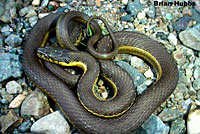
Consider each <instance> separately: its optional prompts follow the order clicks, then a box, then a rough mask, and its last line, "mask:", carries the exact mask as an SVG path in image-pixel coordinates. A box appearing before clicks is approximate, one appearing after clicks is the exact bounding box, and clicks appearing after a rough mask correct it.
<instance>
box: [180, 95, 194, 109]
mask: <svg viewBox="0 0 200 134" xmlns="http://www.w3.org/2000/svg"><path fill="white" fill-rule="evenodd" d="M193 102H194V101H193V100H192V99H191V98H189V99H187V100H185V101H183V103H180V105H181V107H182V109H183V111H185V112H187V111H188V110H189V109H190V106H191V104H192V103H193Z"/></svg>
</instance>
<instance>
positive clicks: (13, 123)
mask: <svg viewBox="0 0 200 134" xmlns="http://www.w3.org/2000/svg"><path fill="white" fill-rule="evenodd" d="M22 121H23V119H22V118H21V117H19V116H17V114H16V113H15V111H14V110H13V109H11V110H10V111H9V112H8V114H7V115H3V116H1V118H0V126H1V131H2V132H3V133H4V132H5V131H7V130H12V129H13V128H14V127H17V126H19V125H20V124H21V123H22Z"/></svg>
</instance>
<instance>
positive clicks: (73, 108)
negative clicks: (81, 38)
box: [22, 13, 178, 134]
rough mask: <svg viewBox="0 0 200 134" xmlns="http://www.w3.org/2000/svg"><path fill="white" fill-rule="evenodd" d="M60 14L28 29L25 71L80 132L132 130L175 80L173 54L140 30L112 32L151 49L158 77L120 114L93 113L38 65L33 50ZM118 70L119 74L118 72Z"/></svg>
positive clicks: (121, 40) (123, 42) (119, 133)
mask: <svg viewBox="0 0 200 134" xmlns="http://www.w3.org/2000/svg"><path fill="white" fill-rule="evenodd" d="M61 14H62V13H56V14H51V15H48V16H46V17H44V18H43V19H41V20H39V21H38V23H37V24H36V25H35V26H34V28H33V29H32V31H31V32H30V34H29V36H28V38H27V40H26V42H25V44H24V52H23V55H22V64H23V68H24V72H25V74H26V75H27V76H28V77H29V78H30V79H31V80H32V81H33V82H34V83H36V85H37V86H39V87H40V88H41V89H44V91H45V92H47V93H48V94H49V95H50V97H52V98H53V100H55V102H56V103H57V104H59V106H60V108H61V110H62V111H63V112H64V115H65V116H66V117H67V118H68V119H69V121H70V122H71V123H72V124H73V125H75V126H76V127H77V128H78V129H79V130H81V131H82V132H84V133H88V134H125V133H132V132H133V131H134V130H135V129H136V128H138V127H139V126H140V125H141V124H142V123H144V121H145V120H146V119H148V117H149V116H150V115H151V114H152V113H153V112H154V111H155V110H156V108H157V107H158V106H159V105H161V103H162V102H163V101H165V100H166V99H167V98H168V97H169V96H170V95H171V93H172V92H173V90H174V89H175V87H176V84H177V81H178V70H177V67H176V64H175V62H174V60H173V58H172V57H171V56H170V55H169V54H168V53H167V51H166V50H165V48H164V47H163V46H162V45H160V44H159V43H158V42H156V41H154V40H152V39H151V38H149V37H147V36H145V35H143V34H140V33H137V32H116V33H114V35H115V37H116V38H117V41H118V42H119V44H120V46H123V45H129V46H133V45H134V46H135V47H138V48H141V49H144V50H146V51H148V52H149V53H151V54H152V55H153V56H154V57H155V58H156V59H157V60H158V62H159V63H160V65H161V68H162V77H161V78H160V80H159V81H158V82H157V83H156V84H155V85H153V86H151V87H150V88H149V89H148V90H146V91H145V92H144V93H143V94H142V95H140V96H139V97H137V98H136V100H135V102H134V104H133V106H132V107H131V108H130V109H129V110H128V111H127V112H125V113H124V114H123V115H121V116H118V117H116V118H101V117H98V116H95V115H93V114H91V113H89V112H88V111H87V110H85V109H84V108H83V107H82V105H81V104H80V102H79V100H78V99H77V97H76V96H75V95H74V93H73V92H72V91H71V90H70V89H69V88H68V87H67V85H66V84H65V83H64V82H63V81H62V80H60V79H58V78H57V77H56V76H55V75H54V74H52V73H51V72H50V71H49V70H47V69H45V68H42V67H41V65H40V63H39V62H38V58H37V56H36V54H35V51H36V49H37V48H38V47H40V45H41V43H42V40H43V38H44V36H45V34H46V33H47V32H48V31H49V29H50V27H51V26H52V25H55V24H54V23H55V22H54V21H55V20H56V19H58V18H59V17H60V15H61ZM108 38H109V37H108ZM108 38H107V39H103V42H107V43H109V39H108ZM99 47H103V46H99ZM104 47H105V46H104ZM105 62H106V61H105ZM116 73H117V72H116ZM118 73H119V74H120V72H118ZM124 81H126V78H124Z"/></svg>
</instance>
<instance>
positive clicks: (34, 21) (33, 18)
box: [28, 16, 38, 27]
mask: <svg viewBox="0 0 200 134" xmlns="http://www.w3.org/2000/svg"><path fill="white" fill-rule="evenodd" d="M37 20H38V17H37V16H33V17H30V18H29V19H28V21H29V23H30V26H31V27H33V26H34V25H35V24H36V23H37Z"/></svg>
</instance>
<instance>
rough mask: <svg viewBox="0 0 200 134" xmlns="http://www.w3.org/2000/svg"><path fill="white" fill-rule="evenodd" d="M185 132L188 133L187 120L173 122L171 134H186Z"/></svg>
mask: <svg viewBox="0 0 200 134" xmlns="http://www.w3.org/2000/svg"><path fill="white" fill-rule="evenodd" d="M185 132H186V126H185V120H183V119H177V120H175V121H172V123H171V129H170V134H185Z"/></svg>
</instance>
